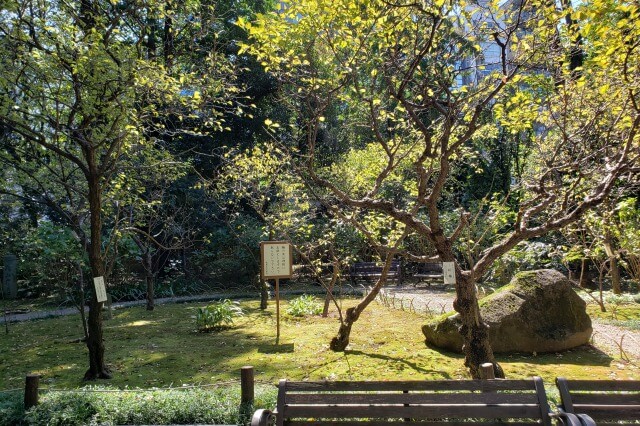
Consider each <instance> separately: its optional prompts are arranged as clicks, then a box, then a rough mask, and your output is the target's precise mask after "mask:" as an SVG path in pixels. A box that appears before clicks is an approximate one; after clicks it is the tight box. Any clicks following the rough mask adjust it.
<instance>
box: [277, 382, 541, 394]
mask: <svg viewBox="0 0 640 426" xmlns="http://www.w3.org/2000/svg"><path fill="white" fill-rule="evenodd" d="M534 389H535V387H534V384H533V381H531V380H421V381H393V382H374V381H371V382H347V381H336V382H332V381H326V382H325V381H320V382H289V381H287V382H286V391H287V392H290V391H293V392H304V391H309V392H355V391H363V392H385V391H454V390H455V391H462V390H466V391H500V390H508V391H512V390H531V391H533V390H534Z"/></svg>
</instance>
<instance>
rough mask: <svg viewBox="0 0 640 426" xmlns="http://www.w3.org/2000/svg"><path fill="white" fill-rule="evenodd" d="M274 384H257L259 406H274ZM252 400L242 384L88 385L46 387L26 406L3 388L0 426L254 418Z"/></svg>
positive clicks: (239, 421) (245, 421)
mask: <svg viewBox="0 0 640 426" xmlns="http://www.w3.org/2000/svg"><path fill="white" fill-rule="evenodd" d="M276 393H277V391H276V388H275V387H271V386H256V401H255V407H260V408H266V407H274V406H275V400H276ZM253 411H254V406H241V405H240V388H239V386H228V387H220V388H194V389H179V388H178V389H175V390H139V391H136V390H132V391H117V390H116V389H113V388H108V387H87V388H83V389H78V390H73V391H62V392H58V391H54V392H45V393H43V394H42V395H41V396H40V404H39V405H38V406H37V407H34V408H32V409H31V410H29V411H28V412H26V413H25V412H24V410H23V408H22V395H21V394H8V395H2V394H0V426H9V425H11V426H14V425H38V426H40V425H42V426H45V425H46V426H62V425H64V426H76V425H78V426H79V425H142V424H155V425H162V424H195V423H199V424H203V423H205V424H236V425H246V424H248V423H249V422H250V420H251V415H252V413H253Z"/></svg>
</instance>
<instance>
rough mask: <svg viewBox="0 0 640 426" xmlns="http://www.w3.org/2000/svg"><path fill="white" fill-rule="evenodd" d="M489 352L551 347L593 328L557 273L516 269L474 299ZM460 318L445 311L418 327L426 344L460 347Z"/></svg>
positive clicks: (569, 343) (571, 343)
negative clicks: (492, 289) (507, 279)
mask: <svg viewBox="0 0 640 426" xmlns="http://www.w3.org/2000/svg"><path fill="white" fill-rule="evenodd" d="M480 313H481V315H482V318H483V320H484V322H485V323H487V325H488V326H489V339H490V342H491V347H492V348H493V350H494V352H557V351H562V350H566V349H570V348H574V347H576V346H580V345H583V344H586V343H587V342H589V338H590V337H591V333H592V331H593V329H592V328H591V318H589V316H588V315H587V312H586V303H585V302H584V301H583V300H582V299H581V298H580V296H578V295H577V294H576V292H575V291H574V290H573V289H572V288H571V284H570V282H569V280H568V279H567V278H566V277H565V276H564V275H562V274H561V273H560V272H558V271H555V270H552V269H541V270H537V271H527V272H520V273H518V274H517V275H516V276H515V278H514V279H513V280H512V281H511V282H510V283H509V284H508V285H506V286H504V287H502V288H501V289H499V290H498V291H497V292H496V293H494V294H492V295H490V296H487V297H485V298H484V299H481V300H480ZM459 327H460V318H459V315H458V314H456V313H451V314H448V315H444V316H442V317H439V318H437V319H436V320H433V321H430V322H429V323H427V324H425V325H424V326H423V327H422V332H423V334H424V335H425V337H426V343H427V344H428V345H433V346H435V347H438V348H442V349H447V350H450V351H454V352H462V336H461V335H460V333H459V332H458V328H459Z"/></svg>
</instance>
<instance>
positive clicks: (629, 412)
mask: <svg viewBox="0 0 640 426" xmlns="http://www.w3.org/2000/svg"><path fill="white" fill-rule="evenodd" d="M573 409H574V411H575V412H576V413H584V414H588V415H590V416H591V417H593V419H594V420H598V419H605V420H640V405H580V404H573ZM599 424H600V423H598V425H599Z"/></svg>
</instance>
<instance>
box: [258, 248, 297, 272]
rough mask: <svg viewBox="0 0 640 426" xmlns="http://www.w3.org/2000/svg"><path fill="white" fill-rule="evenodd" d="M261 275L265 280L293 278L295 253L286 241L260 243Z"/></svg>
mask: <svg viewBox="0 0 640 426" xmlns="http://www.w3.org/2000/svg"><path fill="white" fill-rule="evenodd" d="M260 259H261V268H260V271H261V274H262V279H263V280H268V279H275V278H291V276H292V275H293V253H292V252H291V244H290V243H288V242H286V241H263V242H261V243H260Z"/></svg>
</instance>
